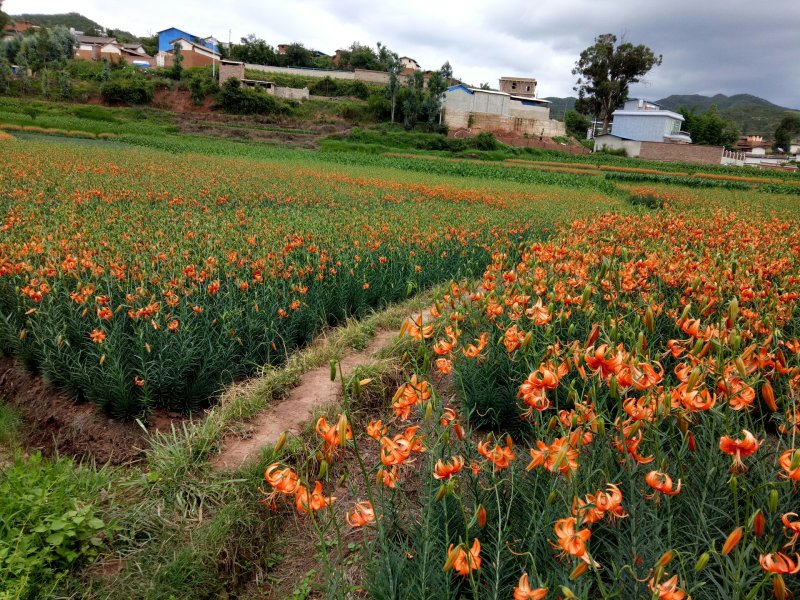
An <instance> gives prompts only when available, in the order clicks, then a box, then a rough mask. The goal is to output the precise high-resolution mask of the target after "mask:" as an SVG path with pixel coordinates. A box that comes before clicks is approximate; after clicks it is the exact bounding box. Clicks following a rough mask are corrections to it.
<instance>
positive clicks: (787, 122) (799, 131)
mask: <svg viewBox="0 0 800 600" xmlns="http://www.w3.org/2000/svg"><path fill="white" fill-rule="evenodd" d="M798 135H800V113H789V114H788V115H786V116H785V117H783V119H781V122H780V123H779V124H778V128H777V129H776V130H775V147H776V148H781V149H782V150H783V151H784V152H788V151H789V146H791V145H792V139H794V138H796V137H797V136H798Z"/></svg>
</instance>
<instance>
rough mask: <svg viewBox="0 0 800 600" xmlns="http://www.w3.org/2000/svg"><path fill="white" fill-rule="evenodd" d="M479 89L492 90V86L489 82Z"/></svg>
mask: <svg viewBox="0 0 800 600" xmlns="http://www.w3.org/2000/svg"><path fill="white" fill-rule="evenodd" d="M479 87H480V88H481V89H482V90H491V89H492V86H491V85H490V84H489V82H488V81H487V82H485V83H482V84H481V85H480V86H479Z"/></svg>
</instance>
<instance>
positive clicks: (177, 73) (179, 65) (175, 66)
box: [169, 42, 183, 81]
mask: <svg viewBox="0 0 800 600" xmlns="http://www.w3.org/2000/svg"><path fill="white" fill-rule="evenodd" d="M169 76H170V77H171V78H172V79H174V80H175V81H180V79H181V77H182V76H183V52H181V44H180V42H175V45H174V46H173V47H172V68H170V70H169Z"/></svg>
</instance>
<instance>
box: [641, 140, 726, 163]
mask: <svg viewBox="0 0 800 600" xmlns="http://www.w3.org/2000/svg"><path fill="white" fill-rule="evenodd" d="M641 144H642V147H641V151H640V152H639V158H643V159H646V160H665V161H671V162H688V163H695V164H699V165H719V164H722V155H723V150H724V148H723V147H722V146H702V145H700V144H665V143H658V142H642V143H641Z"/></svg>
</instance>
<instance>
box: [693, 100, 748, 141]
mask: <svg viewBox="0 0 800 600" xmlns="http://www.w3.org/2000/svg"><path fill="white" fill-rule="evenodd" d="M678 112H680V113H681V114H682V115H683V119H684V121H683V126H684V128H685V129H686V131H688V132H689V135H691V136H692V142H694V143H695V144H708V145H710V146H733V144H734V143H736V140H737V139H738V138H739V130H738V129H737V128H736V124H735V123H734V122H733V121H731V120H729V119H725V118H724V117H723V116H722V115H720V114H719V112H718V111H717V107H716V105H715V104H712V105H711V107H710V108H709V109H708V110H707V111H705V112H699V111H697V110H696V108H692V109H688V108H685V107H681V108H679V109H678Z"/></svg>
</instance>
